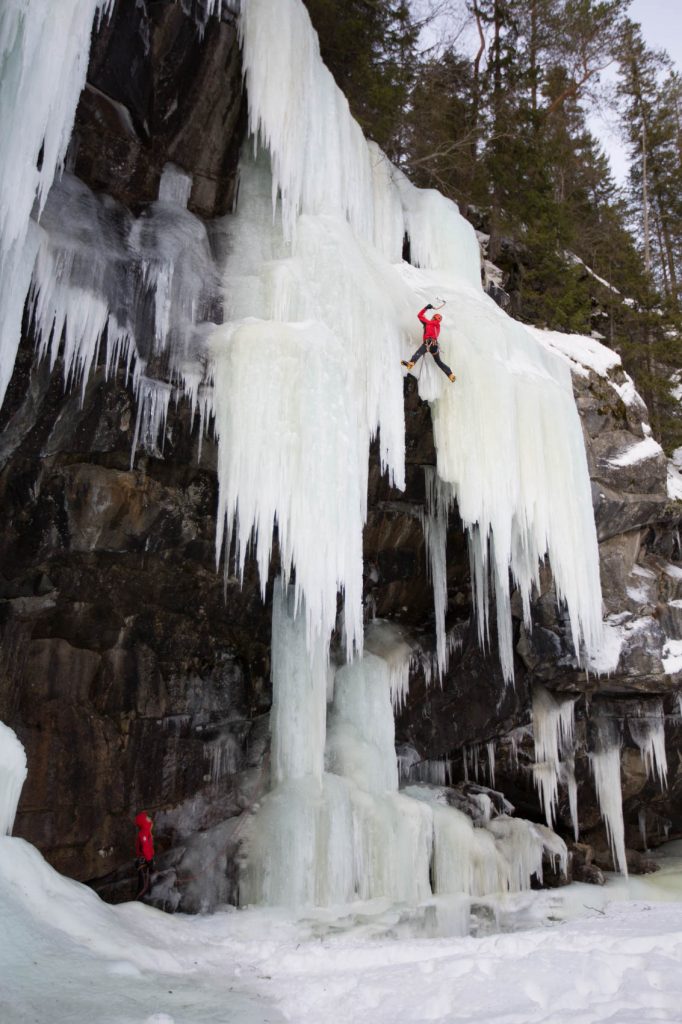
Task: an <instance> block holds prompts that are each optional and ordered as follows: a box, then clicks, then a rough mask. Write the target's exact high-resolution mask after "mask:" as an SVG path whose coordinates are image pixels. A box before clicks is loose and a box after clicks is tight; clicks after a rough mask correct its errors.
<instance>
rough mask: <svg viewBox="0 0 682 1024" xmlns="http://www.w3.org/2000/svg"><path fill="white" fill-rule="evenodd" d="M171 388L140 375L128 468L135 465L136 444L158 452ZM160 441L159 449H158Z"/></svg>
mask: <svg viewBox="0 0 682 1024" xmlns="http://www.w3.org/2000/svg"><path fill="white" fill-rule="evenodd" d="M172 393H173V389H172V387H171V386H170V384H165V383H164V382H163V381H159V380H152V379H150V378H149V377H141V378H140V380H139V382H138V385H137V419H136V420H135V432H134V434H133V445H132V451H131V453H130V468H131V469H133V468H134V465H135V453H136V451H137V446H138V444H141V445H142V446H143V447H144V448H145V449H146V450H147V451H150V452H152V453H154V454H160V453H161V452H162V451H163V442H164V438H165V434H166V420H167V418H168V406H169V405H170V400H171V395H172ZM159 443H160V449H159V447H158V446H159Z"/></svg>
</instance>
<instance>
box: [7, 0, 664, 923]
mask: <svg viewBox="0 0 682 1024" xmlns="http://www.w3.org/2000/svg"><path fill="white" fill-rule="evenodd" d="M244 109H245V108H244V101H243V96H242V91H241V70H240V64H239V54H238V49H237V46H236V32H235V25H234V20H233V18H232V16H230V15H229V13H228V14H224V15H223V19H222V20H217V19H216V20H214V21H211V22H209V23H208V24H207V26H206V30H205V33H204V35H203V37H202V36H201V34H200V33H199V32H198V31H197V27H196V24H195V22H194V21H193V19H191V18H189V17H188V16H187V15H185V14H184V13H183V9H182V6H181V5H179V4H176V3H170V2H156V3H152V4H147V5H138V4H136V3H135V2H134V0H119V3H118V4H117V5H116V7H115V11H114V15H113V17H112V20H111V22H110V23H108V24H107V25H105V26H103V28H102V29H101V31H100V32H99V33H98V34H97V35H96V37H95V40H94V44H93V52H92V60H91V65H90V70H89V74H88V86H87V88H86V90H85V91H84V93H83V96H82V97H81V103H80V106H79V110H78V115H77V123H76V128H75V133H74V144H73V147H72V151H71V157H70V161H71V163H70V165H71V167H72V169H73V170H74V173H75V174H76V175H77V176H78V177H79V178H80V179H81V180H82V181H83V182H84V183H85V184H87V185H88V186H89V187H90V188H92V189H93V190H94V191H96V192H105V193H107V194H108V195H111V196H113V197H114V198H116V199H117V200H118V201H119V202H121V203H122V204H123V205H124V206H125V207H127V208H128V209H129V210H130V211H131V212H132V213H133V214H135V215H137V214H138V213H139V212H140V211H141V210H143V209H144V207H145V205H146V204H148V203H150V202H152V201H153V200H154V199H155V198H156V196H157V192H158V183H159V177H160V174H161V171H162V169H163V166H164V164H165V163H167V162H168V161H171V162H173V163H176V164H177V165H178V166H180V167H182V168H183V169H184V170H186V171H188V172H190V173H191V174H192V175H193V182H194V184H193V190H192V194H191V199H190V209H191V210H192V211H193V212H194V213H195V214H197V215H198V216H201V217H203V218H209V217H215V216H219V215H221V214H223V213H224V212H225V211H226V210H228V209H229V208H230V207H231V204H232V202H233V198H234V194H235V189H236V180H237V175H236V167H237V155H238V151H239V147H240V145H241V142H242V139H243V131H244V122H245V116H244ZM32 364H33V346H32V343H31V339H30V336H28V331H27V337H26V339H25V342H24V344H23V346H22V349H21V351H20V355H19V359H18V361H17V366H16V370H15V374H14V377H13V381H12V385H11V388H10V391H9V394H8V397H7V400H6V403H5V406H4V407H3V409H2V411H1V413H0V426H1V427H2V428H3V433H2V435H0V497H1V499H2V504H1V509H2V511H1V512H0V516H1V519H2V531H0V547H1V553H2V575H1V576H0V638H1V648H0V651H1V653H0V719H2V720H3V721H6V722H8V724H10V725H11V726H12V727H13V728H14V729H15V730H16V731H17V733H18V735H19V737H20V739H21V740H22V742H23V743H24V745H25V747H26V749H27V753H28V761H29V777H28V780H27V783H26V786H25V788H24V792H23V796H22V801H21V804H20V808H19V814H18V817H17V822H16V827H15V832H16V834H18V835H21V836H24V837H25V838H27V839H28V840H30V841H31V842H33V843H35V844H36V845H37V846H38V847H39V848H40V849H41V850H42V851H43V852H44V853H45V854H46V855H47V856H48V858H49V859H50V861H51V862H52V863H53V864H54V865H55V866H56V867H57V868H58V869H59V870H61V871H64V872H66V873H67V874H69V875H72V876H74V877H76V878H79V879H83V880H90V881H93V882H94V884H95V885H96V886H97V888H98V889H99V890H100V891H101V892H102V893H103V894H105V895H106V896H107V897H108V898H111V899H124V898H129V897H130V896H131V895H132V893H133V892H134V882H133V870H132V854H133V849H134V847H133V841H134V827H133V824H132V821H133V817H134V815H135V813H136V812H137V811H139V810H140V809H142V807H144V808H145V809H146V810H148V811H149V812H150V814H151V815H152V816H153V817H154V819H155V823H156V840H157V847H158V851H159V857H158V866H159V867H160V869H161V870H160V880H159V884H158V890H157V898H158V901H159V903H160V904H161V905H164V906H167V907H169V908H175V907H177V906H180V907H181V908H182V909H188V910H192V909H200V908H202V907H207V906H211V905H214V904H215V903H216V902H218V901H220V900H223V901H224V900H232V901H234V900H235V899H236V875H237V857H238V849H239V842H240V835H241V829H242V828H243V826H244V823H245V822H246V821H247V820H248V814H249V812H250V810H251V809H252V808H253V806H254V804H255V803H256V802H257V800H258V799H259V797H260V796H261V795H262V794H263V792H265V791H266V789H267V788H268V786H269V754H268V746H269V743H268V741H269V730H268V712H269V707H270V699H271V694H270V682H269V680H270V664H269V659H270V591H271V585H269V586H268V590H267V595H266V601H265V602H263V601H262V600H261V596H260V585H259V581H258V579H257V577H256V573H255V568H254V566H253V565H252V564H251V563H247V571H246V577H245V579H244V581H243V585H242V586H240V584H239V581H238V580H236V579H234V578H233V577H232V576H228V577H227V580H226V583H225V585H224V584H223V578H222V573H221V572H216V569H215V553H214V544H215V511H216V505H217V484H216V474H215V454H216V453H215V449H214V446H213V444H212V443H211V441H210V440H206V439H205V440H204V443H203V448H202V454H201V458H200V459H199V458H198V436H197V429H196V426H195V425H193V424H192V422H191V417H190V413H189V410H188V409H187V407H186V406H184V405H181V406H180V408H179V409H177V410H173V409H171V414H170V416H169V421H168V426H167V430H166V436H165V440H164V448H163V453H162V454H161V453H160V452H156V453H153V454H150V453H139V454H138V455H137V457H136V459H135V463H134V468H132V469H131V467H130V455H131V445H132V438H133V432H134V424H135V411H134V408H133V400H132V396H131V391H130V387H129V386H127V385H126V383H125V382H124V380H123V377H122V376H121V375H120V376H119V377H118V378H116V379H113V380H109V381H106V380H105V379H104V373H103V369H102V368H101V367H100V368H99V369H98V371H97V373H96V374H95V375H94V376H93V377H92V379H91V380H90V381H89V383H88V385H87V387H86V389H85V392H84V396H83V398H82V400H81V396H80V393H79V392H78V391H69V392H67V393H66V394H65V393H64V388H63V382H62V377H61V374H60V368H59V366H58V367H57V368H56V370H55V372H54V374H52V375H50V373H49V372H48V370H47V368H46V367H45V366H44V365H42V366H37V367H34V366H33V365H32ZM616 382H617V381H616ZM575 385H576V395H577V402H578V407H579V410H580V413H581V416H582V419H583V424H584V428H585V437H586V443H587V447H588V455H589V459H590V467H591V471H592V476H593V481H594V499H595V509H596V515H597V524H598V531H599V536H600V539H601V541H602V543H601V556H602V584H603V588H604V603H605V611H606V613H607V614H610V615H613V616H617V617H623V616H625V618H622V621H620V622H617V623H615V622H614V623H612V625H613V628H614V629H616V628H619V629H620V630H621V632H620V633H619V636H621V634H622V636H621V639H622V644H621V652H620V657H619V658H618V664H617V665H616V667H615V668H614V669H613V670H612V672H611V674H610V675H608V676H602V677H597V676H596V674H595V673H594V672H592V673H590V674H587V673H586V672H585V671H584V670H582V669H579V668H578V665H577V661H576V658H575V652H574V651H573V649H572V646H571V642H570V631H569V629H568V624H567V622H566V621H565V619H564V618H563V617H562V615H561V614H560V613H559V612H558V611H557V609H556V602H555V595H554V591H553V586H552V578H551V572H550V571H549V569H548V568H547V569H545V570H544V571H543V574H542V590H541V593H539V594H538V595H537V599H536V601H535V603H534V608H533V615H534V623H535V626H534V629H533V632H532V634H530V635H529V634H528V633H527V632H526V631H525V629H524V628H523V626H522V624H521V613H520V608H518V607H517V605H518V604H519V602H518V601H515V602H514V603H513V606H514V609H515V615H516V624H515V629H516V639H517V646H516V653H517V658H516V681H515V685H514V686H505V684H504V682H503V680H502V678H501V673H500V669H499V664H498V658H497V653H496V650H495V644H494V638H493V644H492V650H491V651H488V652H482V651H481V650H480V647H479V644H478V639H477V635H476V627H475V624H474V622H473V615H472V600H471V589H470V581H469V562H468V553H467V544H466V539H465V537H464V536H463V533H462V529H461V524H460V523H459V522H458V521H457V517H456V516H453V517H452V519H451V522H450V528H449V535H448V573H447V583H448V615H447V622H446V625H447V627H448V630H449V631H451V632H452V633H453V636H455V637H456V640H457V643H456V644H455V646H454V649H453V652H452V655H451V659H450V668H449V670H448V672H447V674H446V677H445V678H444V679H443V681H442V685H440V684H439V683H438V682H435V681H434V680H433V679H431V681H429V672H428V671H426V670H425V669H426V666H427V665H429V664H430V660H429V659H430V656H431V654H432V651H433V646H434V640H433V634H434V619H433V597H432V589H431V584H430V582H429V579H428V574H427V568H426V553H425V547H424V536H423V529H422V516H423V515H424V512H425V482H424V471H425V467H432V466H433V465H435V461H436V456H435V450H434V446H433V435H432V430H431V419H430V413H429V409H428V406H426V405H424V404H423V403H422V402H421V401H420V400H419V398H418V396H417V393H416V388H415V386H414V382H413V381H412V380H411V378H408V380H407V382H406V385H405V412H406V430H407V437H406V451H407V467H406V468H407V487H406V490H405V492H404V493H403V492H397V491H394V490H392V489H391V488H390V487H389V486H388V484H387V482H386V480H385V479H384V478H383V477H382V475H381V472H380V468H379V460H378V455H377V451H376V450H374V451H373V452H372V455H371V459H370V473H369V514H368V521H367V525H366V528H365V534H364V550H365V565H364V568H365V579H364V584H365V607H366V614H367V617H368V619H369V618H371V617H372V616H375V615H376V616H378V617H382V618H388V619H391V620H393V621H395V622H397V623H399V624H400V625H401V626H402V627H403V628H404V630H405V631H406V632H407V633H409V635H410V636H412V637H413V638H415V643H417V642H418V643H419V644H420V645H421V651H420V657H419V658H417V659H416V660H415V670H414V672H413V678H412V680H411V688H410V694H409V698H408V700H407V704H406V707H405V709H404V710H403V712H402V714H401V715H400V716H399V719H398V721H397V723H396V734H397V741H398V742H399V743H400V744H401V745H404V746H406V747H409V748H410V749H412V750H413V751H415V752H416V755H417V757H418V758H419V759H421V761H422V762H429V761H434V760H438V759H443V758H445V759H447V760H448V761H449V762H450V770H451V774H452V776H453V777H454V779H456V780H459V781H462V780H463V779H464V777H465V776H466V775H469V776H471V775H475V774H478V773H480V775H481V779H482V780H483V777H484V774H485V771H488V773H490V770H491V768H494V771H495V775H496V780H495V788H497V789H501V790H503V791H504V792H505V794H506V795H507V796H508V798H509V799H510V800H511V802H512V803H513V804H514V805H515V806H516V808H517V811H518V812H519V813H523V814H525V815H526V816H528V817H531V818H536V819H538V820H539V819H540V817H541V813H540V808H539V804H538V799H537V794H536V791H535V788H534V785H533V778H532V760H533V750H532V737H531V734H530V730H529V724H530V704H531V692H532V688H533V686H534V685H536V684H538V683H541V684H543V685H545V686H547V687H548V688H549V689H551V690H553V691H555V692H557V693H563V694H568V695H570V696H572V697H575V698H576V701H577V704H576V708H577V728H576V732H577V735H576V742H577V759H576V775H577V779H578V787H579V801H580V804H579V806H580V818H581V838H583V837H584V839H585V846H584V847H583V848H581V849H578V848H576V851H575V857H574V865H575V870H576V876H577V874H578V873H580V872H581V874H580V877H584V878H586V879H587V878H588V877H589V878H590V879H591V880H593V881H599V878H600V876H601V868H602V867H608V866H610V863H611V862H610V854H609V851H608V848H607V844H606V839H605V834H604V830H603V825H602V824H601V819H600V815H599V811H598V808H597V805H596V801H595V795H594V789H593V783H592V781H591V777H590V771H589V763H588V756H587V754H588V751H589V750H590V749H592V746H591V736H590V730H591V729H592V728H593V722H594V720H595V719H596V718H598V716H599V713H601V714H602V715H603V716H606V717H609V718H610V719H611V720H615V721H617V722H618V728H619V729H620V733H621V735H622V740H623V745H624V749H623V757H622V778H623V795H624V801H625V812H626V824H627V842H628V846H630V847H632V848H633V850H638V849H639V850H641V849H642V847H643V846H644V840H643V835H644V831H646V836H647V841H648V842H649V843H655V842H657V841H659V840H660V839H661V838H663V837H664V836H665V835H666V834H670V835H673V834H676V833H679V832H680V831H682V811H681V809H680V792H681V789H682V772H681V771H680V769H679V767H678V760H679V759H678V757H677V755H676V750H677V749H679V744H680V739H681V738H682V737H681V736H680V728H681V725H680V718H679V715H678V712H679V707H678V705H677V699H676V695H675V694H676V689H677V688H678V687H679V685H680V676H679V674H672V673H670V672H666V671H665V666H664V663H663V661H664V658H665V654H664V650H665V647H666V644H667V643H668V641H669V640H670V639H678V638H679V639H682V611H680V609H679V608H678V607H677V604H676V603H675V602H676V601H682V565H681V564H680V561H679V560H680V551H679V542H678V541H677V540H676V533H675V531H676V529H677V527H678V525H679V520H680V510H679V509H678V508H676V507H674V506H671V504H670V502H669V501H668V499H667V497H666V495H665V464H664V461H663V460H662V459H661V458H660V457H656V456H654V457H653V458H651V459H647V460H644V461H642V462H639V463H634V464H630V465H621V466H618V465H616V466H614V464H613V463H614V461H617V459H618V456H619V454H620V453H621V451H622V450H623V449H624V448H627V447H629V446H631V445H632V444H634V443H635V442H636V441H638V440H641V439H642V431H641V425H640V424H641V422H642V418H643V417H644V418H645V411H644V412H643V411H642V410H641V409H639V408H638V407H636V405H634V404H631V405H625V404H624V403H623V401H622V400H621V399H620V398H619V397H618V394H617V393H616V391H615V390H614V388H613V387H612V386H611V384H610V383H609V381H608V380H606V379H604V378H601V377H598V376H597V375H596V374H590V375H587V376H580V375H579V376H576V378H575ZM274 561H275V563H276V556H275V560H274ZM275 568H276V566H273V570H272V575H274V573H275ZM671 602H672V603H671ZM680 607H682V604H681V605H680ZM646 701H650V702H651V704H652V707H653V704H654V702H661V701H662V702H663V707H664V710H665V713H666V716H667V725H666V739H667V744H668V761H669V766H670V770H669V776H668V789H667V790H666V791H664V792H662V791H661V789H660V787H659V786H658V784H657V783H654V782H651V781H650V780H649V779H648V778H647V776H646V773H645V772H644V771H643V768H642V762H641V758H640V754H639V749H638V747H637V745H636V742H635V741H634V739H633V736H632V734H631V730H630V727H629V726H628V721H629V720H630V719H634V718H637V717H638V716H639V715H640V714H641V710H642V702H646ZM489 743H494V744H495V746H494V747H490V748H488V750H486V756H485V757H484V756H483V753H481V754H480V756H479V747H481V750H484V749H485V747H486V745H487V744H489ZM489 751H492V753H491V756H490V760H489V761H488V760H487V758H488V752H489ZM486 765H487V767H485V766H486ZM487 781H490V782H492V779H490V778H489V777H487ZM642 815H644V819H643V820H642ZM558 816H559V825H560V827H561V829H562V831H563V832H564V833H565V834H566V835H569V834H570V832H571V825H570V819H569V816H568V806H567V800H566V798H565V794H562V800H561V803H560V806H559V809H558ZM631 856H632V859H633V866H634V867H636V866H637V865H636V864H635V861H636V855H635V853H634V852H633V853H632V855H631ZM639 866H640V867H641V866H642V862H639ZM602 877H603V876H602Z"/></svg>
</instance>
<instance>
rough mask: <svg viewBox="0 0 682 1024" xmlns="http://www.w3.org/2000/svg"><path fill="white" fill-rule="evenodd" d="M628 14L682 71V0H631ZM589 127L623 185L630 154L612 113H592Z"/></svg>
mask: <svg viewBox="0 0 682 1024" xmlns="http://www.w3.org/2000/svg"><path fill="white" fill-rule="evenodd" d="M629 14H630V17H631V18H632V20H633V21H638V22H639V23H640V25H641V26H642V33H643V35H644V38H645V40H646V41H647V43H648V44H649V46H652V47H654V48H656V49H665V50H667V51H668V54H669V56H670V57H671V58H672V59H673V60H674V61H675V63H676V64H677V67H678V68H680V69H681V70H682V0H632V3H631V5H630V10H629ZM590 127H591V129H592V131H593V132H594V134H595V135H596V136H597V137H598V138H599V139H600V141H601V143H602V145H603V146H604V149H605V150H606V152H607V154H608V156H609V159H610V161H611V166H612V168H613V173H614V176H615V178H616V181H618V183H619V184H623V183H624V181H625V178H626V176H627V166H628V165H627V154H626V152H625V148H624V145H623V142H622V140H621V139H620V138H619V137H618V134H617V131H616V129H615V122H614V118H613V115H611V117H609V116H608V115H606V114H605V115H604V116H600V115H598V114H595V115H593V116H592V117H591V118H590Z"/></svg>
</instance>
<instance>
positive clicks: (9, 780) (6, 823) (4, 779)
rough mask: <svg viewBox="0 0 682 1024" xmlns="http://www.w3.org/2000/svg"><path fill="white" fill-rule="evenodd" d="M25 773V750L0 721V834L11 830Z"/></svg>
mask: <svg viewBox="0 0 682 1024" xmlns="http://www.w3.org/2000/svg"><path fill="white" fill-rule="evenodd" d="M26 774H27V766H26V751H25V750H24V748H23V746H22V744H21V743H20V742H19V740H18V739H17V736H16V733H14V732H13V730H12V729H10V728H9V726H7V725H4V724H3V723H2V722H0V836H5V835H10V834H11V832H12V827H13V825H14V817H15V815H16V813H17V806H18V804H19V797H20V795H21V787H22V786H23V784H24V782H25V780H26Z"/></svg>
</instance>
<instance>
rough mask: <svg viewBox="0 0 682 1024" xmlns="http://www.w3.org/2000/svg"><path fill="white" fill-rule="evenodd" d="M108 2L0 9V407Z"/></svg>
mask: <svg viewBox="0 0 682 1024" xmlns="http://www.w3.org/2000/svg"><path fill="white" fill-rule="evenodd" d="M112 6H113V0H60V3H59V4H54V3H49V2H46V0H22V2H10V3H5V4H3V5H2V7H0V138H2V140H3V145H2V149H1V150H0V404H1V403H2V401H3V400H4V397H5V391H6V389H7V384H8V383H9V380H10V377H11V375H12V369H13V367H14V360H15V358H16V353H17V348H18V346H19V340H20V335H21V317H22V313H23V306H24V301H25V299H26V295H27V293H28V286H29V280H30V273H31V269H32V265H33V259H34V257H35V239H34V238H32V237H31V233H32V228H31V220H30V217H31V210H32V208H33V204H34V201H37V208H38V212H39V213H40V212H42V210H43V207H44V205H45V200H46V198H47V194H48V192H49V190H50V186H51V185H52V182H53V181H54V178H55V176H56V175H58V174H59V172H60V171H61V168H62V164H63V161H64V157H65V154H66V149H67V146H68V142H69V138H70V135H71V128H72V125H73V120H74V116H75V113H76V104H77V103H78V97H79V96H80V93H81V89H82V88H83V85H84V83H85V75H86V71H87V66H88V54H89V50H90V35H91V31H92V27H93V21H94V20H95V19H96V18H101V17H103V16H106V15H108V13H109V12H110V11H111V8H112Z"/></svg>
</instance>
